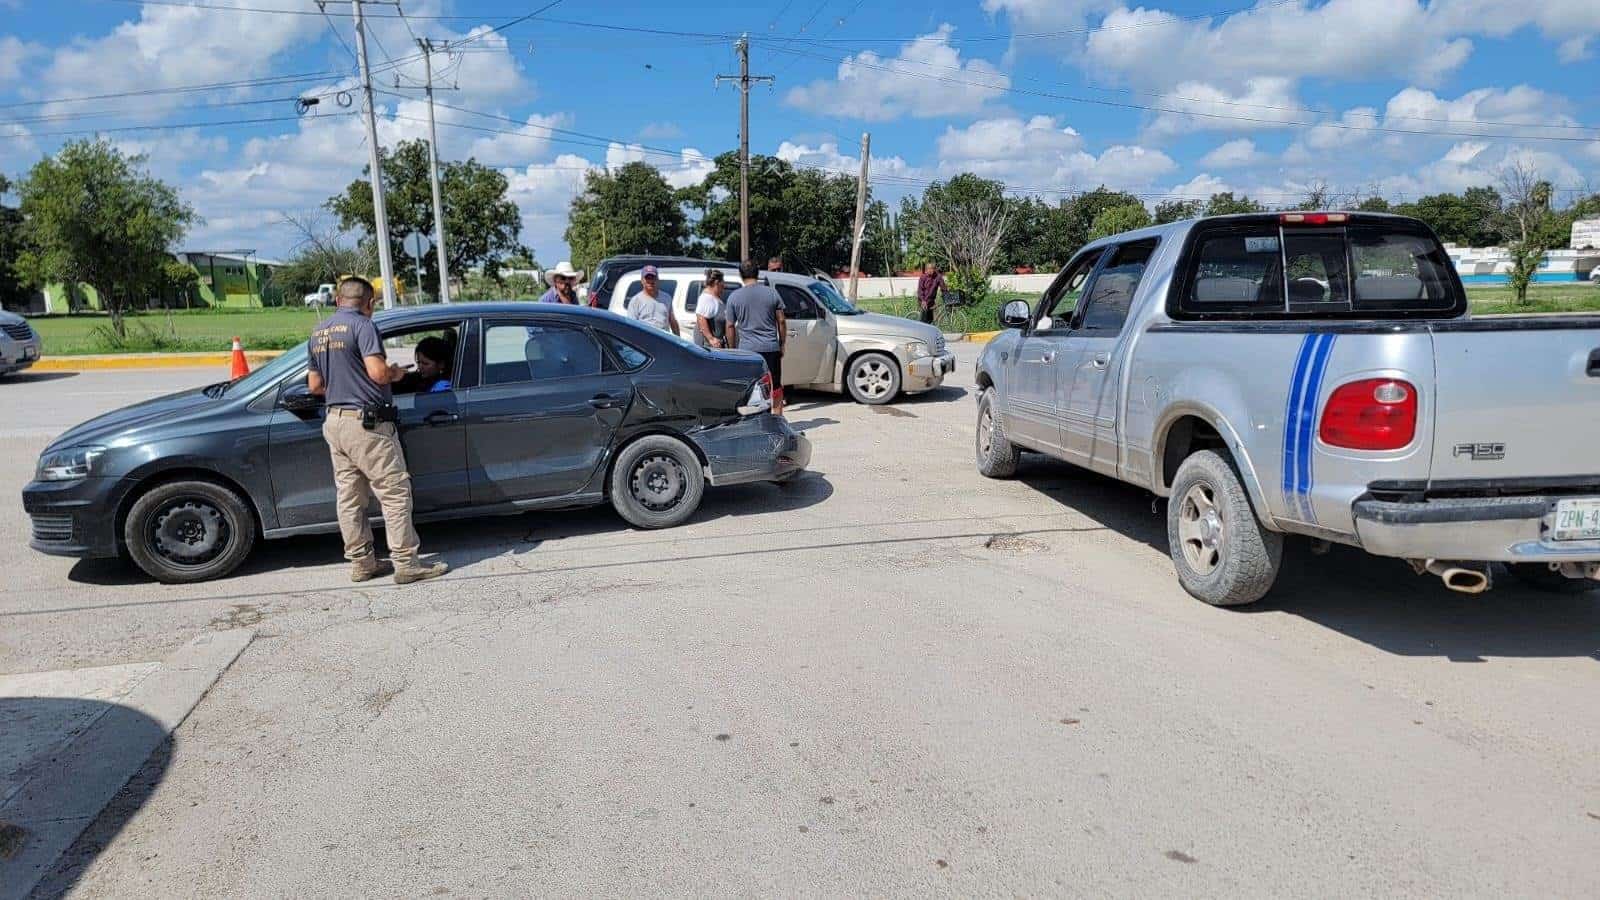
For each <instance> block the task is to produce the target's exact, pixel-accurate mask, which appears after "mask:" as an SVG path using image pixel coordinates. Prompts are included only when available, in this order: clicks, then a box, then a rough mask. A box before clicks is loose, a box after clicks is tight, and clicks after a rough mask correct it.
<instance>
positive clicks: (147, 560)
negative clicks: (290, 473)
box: [122, 481, 256, 584]
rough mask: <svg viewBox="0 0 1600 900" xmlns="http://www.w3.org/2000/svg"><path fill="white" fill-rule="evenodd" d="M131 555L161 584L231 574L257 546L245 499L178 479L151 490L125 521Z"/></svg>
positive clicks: (208, 485) (202, 483) (204, 483)
mask: <svg viewBox="0 0 1600 900" xmlns="http://www.w3.org/2000/svg"><path fill="white" fill-rule="evenodd" d="M122 531H123V535H122V536H123V541H124V543H125V544H126V545H127V548H128V555H129V556H130V557H132V558H133V561H134V563H135V564H136V565H138V567H139V568H140V569H143V570H144V571H145V573H146V574H148V575H149V576H151V577H152V578H155V579H156V580H157V581H161V582H165V583H167V584H182V583H187V582H193V581H209V580H210V579H213V578H221V577H222V576H224V575H226V574H228V573H229V572H232V571H233V570H234V569H235V568H236V567H237V566H238V565H239V563H241V562H243V561H244V558H245V557H246V556H249V555H250V550H251V548H252V547H254V546H255V541H256V522H255V517H254V516H253V515H252V514H251V512H250V508H249V507H248V506H247V505H246V504H245V501H244V500H243V499H242V498H241V497H240V496H239V495H238V494H235V493H234V492H233V491H231V490H228V489H227V488H225V487H223V486H221V485H219V484H213V483H211V482H209V481H174V482H169V483H167V484H162V485H157V486H156V487H154V488H151V489H150V490H149V491H146V492H145V493H144V494H143V495H142V496H140V497H139V499H138V500H135V501H134V504H133V506H132V507H131V508H130V509H129V510H128V518H127V520H126V521H125V522H124V523H123V529H122Z"/></svg>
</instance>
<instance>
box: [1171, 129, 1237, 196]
mask: <svg viewBox="0 0 1600 900" xmlns="http://www.w3.org/2000/svg"><path fill="white" fill-rule="evenodd" d="M1234 143H1237V141H1235V142H1234ZM1235 190H1237V189H1236V188H1234V187H1233V185H1231V184H1229V183H1228V182H1226V181H1223V180H1222V179H1220V178H1217V177H1216V176H1214V175H1211V174H1209V173H1206V172H1202V173H1200V174H1199V175H1196V176H1195V177H1193V178H1191V179H1189V180H1188V181H1185V182H1184V183H1183V184H1179V185H1174V186H1173V187H1171V188H1169V189H1168V190H1167V193H1168V194H1170V195H1172V196H1173V197H1174V198H1176V199H1179V200H1208V199H1210V198H1211V195H1212V194H1222V193H1229V192H1233V191H1235Z"/></svg>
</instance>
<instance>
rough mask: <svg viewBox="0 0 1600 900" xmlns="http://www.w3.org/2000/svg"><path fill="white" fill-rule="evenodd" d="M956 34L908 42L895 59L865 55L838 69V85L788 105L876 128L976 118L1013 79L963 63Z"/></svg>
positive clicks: (819, 84) (797, 91)
mask: <svg viewBox="0 0 1600 900" xmlns="http://www.w3.org/2000/svg"><path fill="white" fill-rule="evenodd" d="M954 31H955V26H953V25H949V24H945V25H940V26H939V27H938V29H937V30H935V31H934V32H932V33H931V34H926V35H923V36H921V37H918V38H916V39H914V40H911V41H907V42H906V43H905V44H903V45H902V46H901V47H900V52H899V55H897V56H895V57H893V58H891V59H885V58H884V57H882V56H879V55H878V54H877V53H874V52H873V51H871V50H864V51H862V52H861V53H858V54H856V55H855V56H852V57H850V58H848V59H846V60H844V61H843V62H841V63H839V68H838V71H837V73H836V75H835V78H834V79H833V80H819V81H813V82H811V83H810V84H807V85H801V86H799V87H795V88H792V89H790V91H789V93H788V94H786V95H785V97H784V101H785V102H786V103H788V104H789V105H790V106H794V107H797V108H800V109H803V110H806V111H808V112H813V113H817V114H820V115H829V116H842V117H846V118H853V119H865V120H867V121H876V122H885V121H890V120H893V119H898V118H900V117H901V116H906V115H910V116H914V117H918V118H939V117H946V116H951V115H961V114H970V113H975V112H977V111H979V110H980V109H982V108H983V105H984V104H985V103H986V102H987V101H989V100H990V99H992V98H994V97H997V96H999V95H1000V94H1001V93H1003V92H1004V91H1005V90H1006V89H1007V88H1009V87H1010V86H1011V79H1010V78H1009V77H1008V76H1007V75H1006V74H1005V73H1003V72H1001V71H1000V70H999V69H997V68H995V67H994V66H993V65H992V64H990V63H988V62H986V61H984V60H981V59H969V60H966V61H965V62H963V61H962V59H961V51H960V50H958V49H956V48H955V47H953V46H951V45H950V35H951V34H952V33H953V32H954ZM896 73H903V74H896Z"/></svg>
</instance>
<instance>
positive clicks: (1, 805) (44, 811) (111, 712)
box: [0, 697, 172, 898]
mask: <svg viewBox="0 0 1600 900" xmlns="http://www.w3.org/2000/svg"><path fill="white" fill-rule="evenodd" d="M0 725H4V726H5V730H6V731H7V732H8V737H7V738H6V739H3V740H0V896H5V897H10V896H28V897H35V898H38V897H61V896H65V895H66V894H68V893H70V892H71V891H72V890H73V888H74V887H75V886H76V885H77V883H78V881H79V880H80V879H81V878H82V877H83V874H84V872H85V871H87V870H88V867H89V865H90V864H91V863H93V862H94V860H95V859H96V858H97V857H98V856H99V855H100V854H101V853H102V852H103V851H104V850H105V849H106V847H108V846H109V845H110V844H111V842H112V841H113V840H114V839H115V838H116V836H117V835H118V833H120V832H121V831H122V829H123V827H124V826H126V825H127V823H128V821H129V820H131V819H132V818H133V816H134V814H135V813H137V812H138V811H139V809H140V808H142V807H143V806H144V805H145V803H146V802H147V801H148V800H149V799H150V796H151V794H152V793H153V792H154V791H155V789H156V786H157V785H159V784H160V783H161V780H162V779H163V778H164V777H165V776H166V773H167V768H168V766H169V765H170V764H171V761H172V739H171V738H170V737H169V735H168V734H167V731H166V728H165V727H163V726H162V725H161V723H159V722H157V721H156V720H155V719H153V718H151V717H150V716H148V715H145V714H144V713H143V712H140V711H139V710H136V709H134V708H132V707H130V706H123V705H121V704H116V703H107V702H104V701H100V700H91V699H80V698H74V697H0ZM144 747H151V748H154V749H153V750H152V751H151V752H150V755H149V756H148V757H147V758H145V759H144V760H143V763H142V765H139V767H138V769H137V771H136V772H135V774H134V775H133V777H132V778H130V779H128V780H127V781H126V782H125V783H120V782H119V783H113V782H114V781H116V780H117V779H118V775H117V773H116V772H115V771H114V769H115V767H114V766H113V767H112V768H111V769H107V767H106V766H107V763H106V757H107V753H109V754H110V755H111V756H115V755H116V753H117V752H120V751H122V750H130V749H131V750H134V752H143V751H142V749H136V748H144ZM96 748H106V752H96ZM133 759H134V760H136V759H137V757H134V758H133ZM64 766H70V767H72V768H74V769H80V770H81V771H65V770H63V767H64ZM126 773H127V769H123V770H121V777H126ZM108 779H110V780H108ZM106 801H109V802H106ZM102 804H103V805H102ZM35 881H37V884H36V885H35V886H34V887H33V889H32V890H31V892H30V891H28V890H26V888H25V886H26V885H28V884H31V883H33V882H35ZM19 887H21V888H23V889H22V890H17V889H18V888H19Z"/></svg>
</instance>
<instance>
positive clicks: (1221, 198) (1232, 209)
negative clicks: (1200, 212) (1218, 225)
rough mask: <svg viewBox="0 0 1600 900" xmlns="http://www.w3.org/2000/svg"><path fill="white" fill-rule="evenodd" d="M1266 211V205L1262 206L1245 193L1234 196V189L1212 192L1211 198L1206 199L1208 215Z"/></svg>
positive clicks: (1206, 212)
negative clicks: (1217, 192)
mask: <svg viewBox="0 0 1600 900" xmlns="http://www.w3.org/2000/svg"><path fill="white" fill-rule="evenodd" d="M1266 211H1267V208H1266V207H1265V206H1262V205H1261V204H1259V203H1257V202H1256V201H1254V200H1251V199H1250V198H1249V197H1246V196H1244V195H1243V194H1240V195H1239V196H1238V197H1235V196H1233V191H1223V192H1222V193H1220V194H1212V195H1211V199H1210V200H1207V201H1206V211H1205V214H1206V215H1208V216H1231V215H1237V214H1239V213H1258V212H1266Z"/></svg>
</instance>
